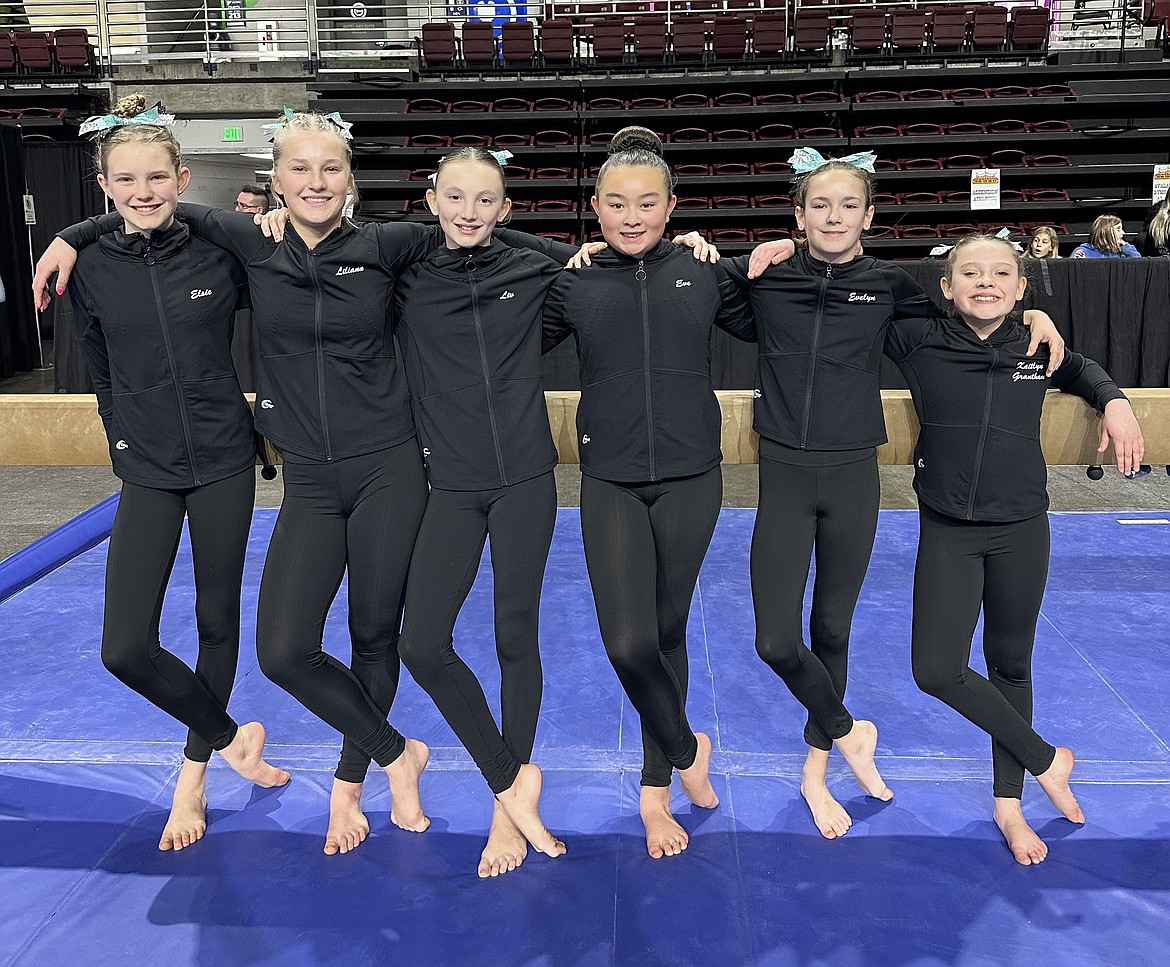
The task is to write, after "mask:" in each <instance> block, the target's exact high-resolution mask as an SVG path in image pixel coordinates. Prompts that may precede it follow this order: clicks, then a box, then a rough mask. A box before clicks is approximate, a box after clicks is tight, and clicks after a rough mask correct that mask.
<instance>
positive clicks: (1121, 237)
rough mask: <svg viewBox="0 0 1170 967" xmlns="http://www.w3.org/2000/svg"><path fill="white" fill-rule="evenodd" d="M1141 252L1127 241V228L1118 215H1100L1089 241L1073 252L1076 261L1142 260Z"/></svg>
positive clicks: (1090, 232)
mask: <svg viewBox="0 0 1170 967" xmlns="http://www.w3.org/2000/svg"><path fill="white" fill-rule="evenodd" d="M1141 257H1142V254H1141V252H1139V251H1138V250H1137V249H1136V248H1134V247H1133V246H1132V245H1130V244H1129V243H1128V242H1127V241H1126V240H1125V226H1124V225H1122V224H1121V219H1120V218H1118V217H1117V216H1116V215H1098V216H1097V218H1096V220H1095V221H1094V222H1093V227H1092V228H1091V229H1090V230H1089V240H1088V241H1087V242H1085V243H1084V244H1082V245H1078V246H1077V247H1076V248H1074V249H1073V250H1072V255H1070V256H1069V258H1074V259H1140V258H1141Z"/></svg>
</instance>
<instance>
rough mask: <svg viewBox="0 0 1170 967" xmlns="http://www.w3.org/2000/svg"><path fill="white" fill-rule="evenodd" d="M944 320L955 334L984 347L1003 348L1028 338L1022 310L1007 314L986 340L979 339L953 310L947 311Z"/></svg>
mask: <svg viewBox="0 0 1170 967" xmlns="http://www.w3.org/2000/svg"><path fill="white" fill-rule="evenodd" d="M944 318H945V319H946V323H947V325H948V326H950V327H951V328H952V329H953V330H954V331H955V332H957V333H959V334H961V335H962V336H964V337H965V338H967V339H970V340H971V341H972V342H975V343H979V344H981V345H984V346H995V347H998V346H1004V345H1007V344H1009V343H1015V342H1018V341H1019V340H1021V339H1023V340H1025V342H1027V340H1028V338H1029V332H1028V327H1027V326H1025V325H1024V313H1023V310H1022V309H1018V310H1016V311H1014V312H1011V313H1009V314H1008V317H1007V318H1006V319H1004V321H1003V324H1002V325H1001V326H1000V327H999V328H998V329H996V330H995V332H993V333H992V334H991V335H990V336H988V337H987V338H986V339H980V338H979V334H978V333H976V332H975V330H974V329H972V328H971V327H970V326H968V325H967V323H965V322H964V321H963V320H962V319H961V318H960V317H959V314H958V313H957V312H955V310H954V309H953V308H952V309H949V310H948V311H947V314H946V316H945V317H944Z"/></svg>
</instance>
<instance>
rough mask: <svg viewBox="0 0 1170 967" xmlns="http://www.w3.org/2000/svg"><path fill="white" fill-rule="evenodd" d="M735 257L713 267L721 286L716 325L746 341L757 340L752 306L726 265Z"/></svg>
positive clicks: (718, 284) (722, 260)
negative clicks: (725, 267)
mask: <svg viewBox="0 0 1170 967" xmlns="http://www.w3.org/2000/svg"><path fill="white" fill-rule="evenodd" d="M731 261H735V260H734V259H720V260H719V261H718V262H716V263H715V264H714V265H713V266H712V267H711V271H712V272H714V273H715V283H716V285H717V286H718V288H719V311H718V313H716V315H715V325H717V326H718V327H719V328H720V329H722V330H724V331H725V332H728V333H730V334H731V335H733V336H734V337H735V338H736V339H742V340H743V341H744V342H755V341H756V320H755V317H754V316H753V315H752V307H751V304H750V303H749V302H748V299H747V296H746V295H745V294H744V291H743V289H741V288H740V287H739V285H737V284H736V283H735V282H734V281H733V280H732V278H731V276H730V274H729V273H728V271H727V270H726V269H724V266H725V265H726V264H727V263H728V262H731Z"/></svg>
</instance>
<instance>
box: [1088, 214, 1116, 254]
mask: <svg viewBox="0 0 1170 967" xmlns="http://www.w3.org/2000/svg"><path fill="white" fill-rule="evenodd" d="M1120 226H1121V219H1120V218H1118V217H1117V216H1116V215H1098V216H1097V218H1096V219H1095V220H1094V221H1093V227H1092V228H1091V229H1089V244H1090V245H1092V246H1093V248H1095V249H1096V250H1097V251H1098V252H1108V253H1110V254H1111V255H1120V254H1121V243H1120V242H1119V241H1118V240H1117V229H1118V228H1119V227H1120Z"/></svg>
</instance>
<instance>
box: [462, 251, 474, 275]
mask: <svg viewBox="0 0 1170 967" xmlns="http://www.w3.org/2000/svg"><path fill="white" fill-rule="evenodd" d="M463 268H464V270H465V271H467V272H474V271H475V256H474V255H469V256H467V261H466V262H464V263H463Z"/></svg>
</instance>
